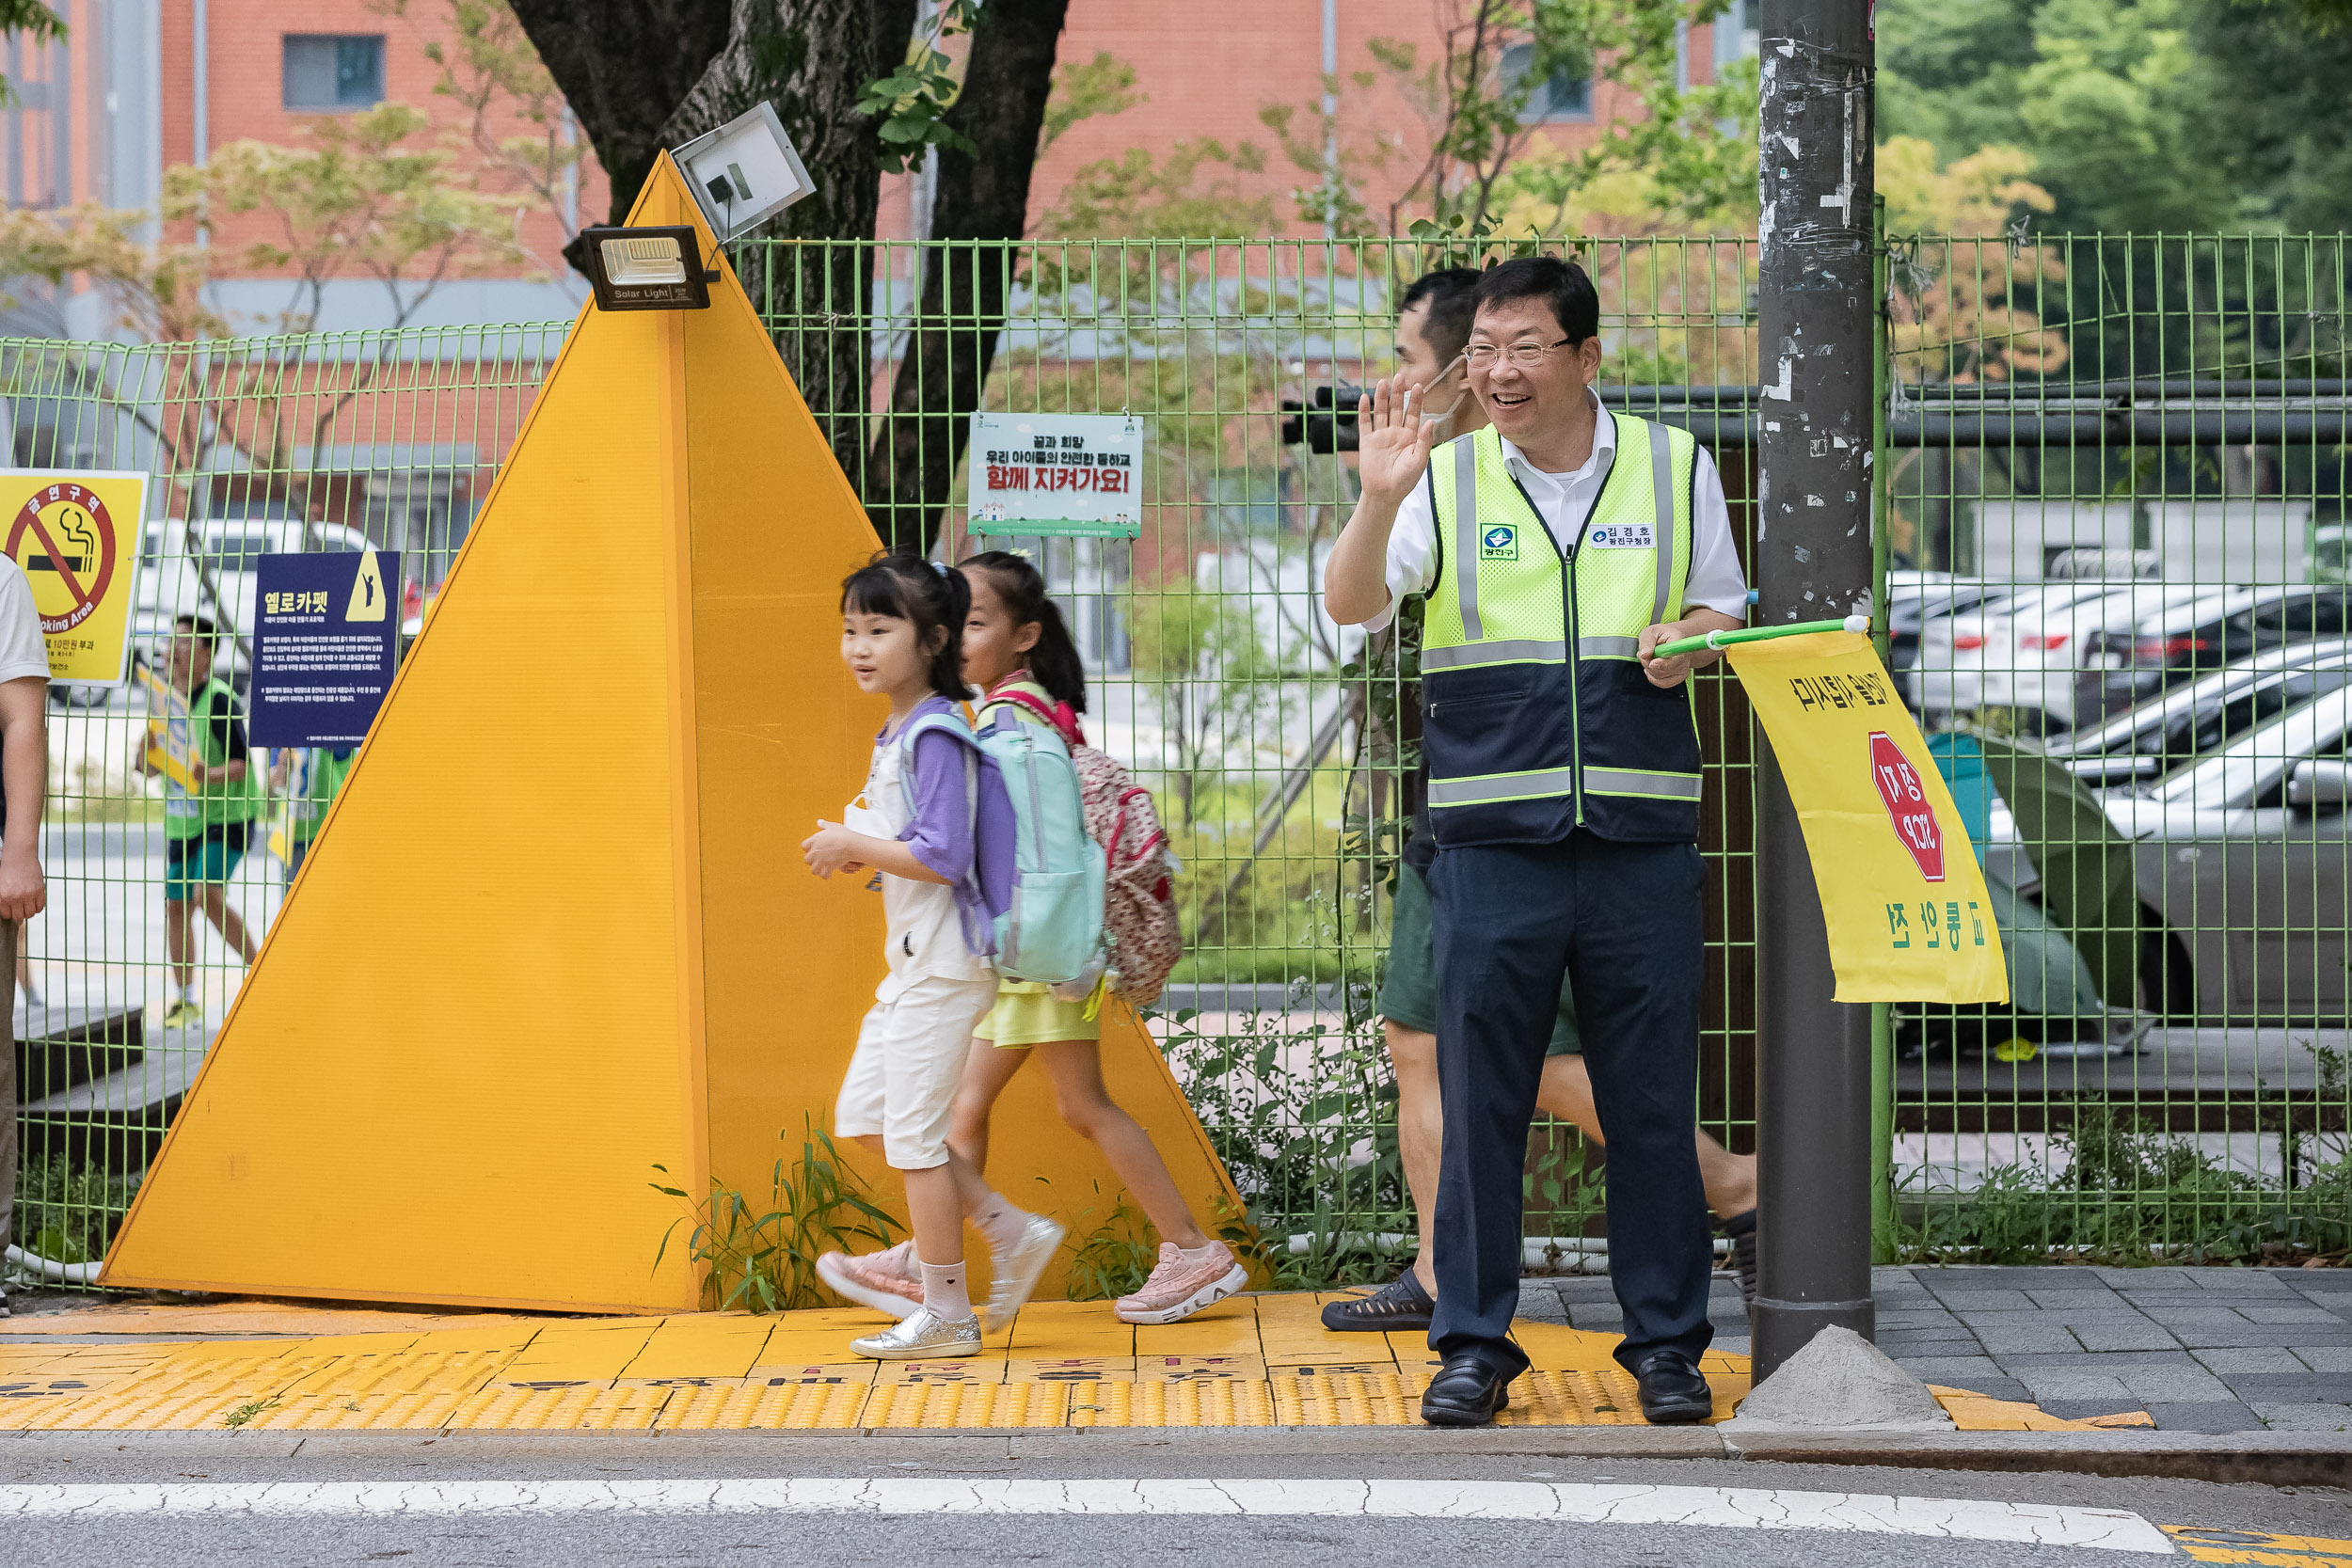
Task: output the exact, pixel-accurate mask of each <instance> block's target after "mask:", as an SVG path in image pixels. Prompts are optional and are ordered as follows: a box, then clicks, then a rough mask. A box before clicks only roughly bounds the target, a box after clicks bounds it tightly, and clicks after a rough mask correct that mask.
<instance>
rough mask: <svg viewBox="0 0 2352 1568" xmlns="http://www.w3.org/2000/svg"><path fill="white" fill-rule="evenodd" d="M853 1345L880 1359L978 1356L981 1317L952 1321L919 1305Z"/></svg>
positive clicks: (853, 1340) (852, 1346)
mask: <svg viewBox="0 0 2352 1568" xmlns="http://www.w3.org/2000/svg"><path fill="white" fill-rule="evenodd" d="M850 1349H851V1350H853V1351H855V1352H857V1354H860V1355H868V1356H872V1357H873V1358H874V1359H875V1360H877V1361H930V1360H932V1359H934V1358H944V1357H946V1356H950V1355H977V1354H980V1320H979V1319H978V1318H977V1317H971V1318H963V1319H961V1320H959V1321H957V1322H954V1323H950V1322H948V1321H947V1320H946V1319H945V1318H942V1317H938V1316H936V1315H934V1314H933V1313H932V1311H931V1309H930V1307H916V1308H915V1309H914V1312H913V1314H912V1315H910V1316H908V1317H904V1318H901V1319H899V1320H898V1322H897V1323H892V1324H891V1325H890V1326H889V1327H888V1328H885V1329H883V1330H882V1332H881V1333H880V1334H869V1335H867V1336H866V1338H863V1339H852V1340H850Z"/></svg>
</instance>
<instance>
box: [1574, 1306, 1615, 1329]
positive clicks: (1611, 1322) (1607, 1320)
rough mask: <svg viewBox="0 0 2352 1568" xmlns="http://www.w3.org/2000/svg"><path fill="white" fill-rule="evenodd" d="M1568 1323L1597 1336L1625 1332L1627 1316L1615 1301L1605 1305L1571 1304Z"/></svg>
mask: <svg viewBox="0 0 2352 1568" xmlns="http://www.w3.org/2000/svg"><path fill="white" fill-rule="evenodd" d="M1568 1322H1569V1323H1571V1324H1572V1325H1574V1326H1575V1327H1578V1328H1585V1329H1590V1330H1592V1331H1593V1332H1594V1333H1596V1334H1623V1333H1624V1332H1625V1314H1624V1313H1622V1312H1620V1311H1619V1310H1617V1304H1616V1303H1615V1302H1608V1303H1605V1304H1604V1303H1599V1302H1581V1301H1580V1302H1571V1303H1570V1304H1569V1305H1568Z"/></svg>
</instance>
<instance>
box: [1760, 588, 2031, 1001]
mask: <svg viewBox="0 0 2352 1568" xmlns="http://www.w3.org/2000/svg"><path fill="white" fill-rule="evenodd" d="M1724 651H1725V652H1726V653H1727V654H1728V655H1729V656H1730V658H1731V667H1732V669H1733V670H1734V671H1736V672H1737V673H1739V676H1740V685H1741V686H1743V687H1744V688H1746V689H1747V693H1748V701H1749V703H1750V704H1752V705H1754V707H1755V709H1756V717H1757V718H1758V719H1760V720H1761V721H1763V723H1764V730H1765V733H1766V734H1767V735H1769V736H1771V737H1772V755H1773V757H1774V759H1775V760H1776V761H1777V762H1778V763H1779V764H1780V772H1781V777H1782V778H1783V779H1784V780H1786V781H1787V782H1788V794H1789V798H1790V799H1791V800H1794V801H1795V802H1796V807H1797V820H1798V822H1799V823H1800V824H1802V825H1803V827H1804V844H1805V849H1806V852H1807V854H1808V855H1809V856H1810V857H1811V859H1812V862H1813V879H1814V882H1815V884H1816V885H1817V886H1819V887H1820V892H1821V912H1822V914H1823V915H1824V916H1825V917H1826V919H1827V920H1828V923H1829V952H1830V962H1831V965H1832V966H1833V967H1834V968H1835V969H1836V973H1837V998H1836V999H1837V1000H1838V1001H1840V1002H2005V1001H2007V1000H2008V999H2009V975H2008V971H2007V969H2006V967H2005V965H2004V964H2003V962H2002V958H2001V933H2000V929H1999V927H1996V926H1995V925H1994V921H1993V903H1992V899H1991V898H1990V896H1989V895H1987V894H1986V892H1985V886H1984V876H1983V873H1982V872H1981V871H1980V870H1979V868H1978V865H1977V857H1976V855H1975V854H1974V853H1973V852H1971V850H1970V849H1969V847H1968V832H1967V830H1966V828H1964V827H1963V825H1962V823H1961V817H1960V811H1959V808H1957V807H1956V806H1954V805H1953V803H1952V796H1951V791H1950V790H1948V789H1947V788H1946V787H1945V786H1944V778H1943V775H1942V774H1940V773H1938V772H1937V771H1936V768H1935V762H1934V760H1933V759H1932V758H1931V757H1930V756H1929V755H1928V748H1927V742H1926V741H1925V740H1924V739H1923V738H1922V737H1921V736H1920V734H1919V727H1918V726H1917V725H1916V724H1915V723H1913V722H1912V719H1911V715H1910V714H1909V713H1908V712H1907V711H1905V709H1904V707H1903V705H1902V703H1901V702H1900V701H1899V699H1898V698H1897V696H1896V694H1895V683H1894V680H1893V678H1892V677H1891V676H1889V675H1888V674H1887V673H1886V668H1885V666H1884V665H1883V664H1881V663H1880V662H1879V658H1878V655H1877V653H1876V652H1875V651H1874V650H1873V649H1872V648H1871V646H1870V643H1869V640H1868V639H1867V638H1865V637H1864V636H1862V635H1861V634H1860V633H1858V632H1851V631H1832V632H1821V633H1819V634H1817V635H1814V636H1811V637H1788V638H1781V639H1778V640H1776V641H1759V642H1746V643H1738V644H1734V645H1732V646H1731V647H1729V648H1727V649H1725V650H1724Z"/></svg>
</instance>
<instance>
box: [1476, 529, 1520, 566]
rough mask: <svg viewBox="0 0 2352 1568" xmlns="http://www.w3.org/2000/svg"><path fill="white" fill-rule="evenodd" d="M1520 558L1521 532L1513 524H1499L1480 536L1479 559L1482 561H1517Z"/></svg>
mask: <svg viewBox="0 0 2352 1568" xmlns="http://www.w3.org/2000/svg"><path fill="white" fill-rule="evenodd" d="M1518 558H1519V531H1518V527H1517V525H1515V524H1511V523H1497V524H1495V526H1494V527H1492V528H1490V529H1488V530H1487V531H1486V532H1484V533H1482V534H1480V535H1479V536H1478V559H1479V560H1481V561H1517V560H1518Z"/></svg>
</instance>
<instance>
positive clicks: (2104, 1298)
mask: <svg viewBox="0 0 2352 1568" xmlns="http://www.w3.org/2000/svg"><path fill="white" fill-rule="evenodd" d="M2026 1296H2027V1297H2028V1298H2029V1299H2030V1300H2031V1301H2032V1302H2033V1304H2034V1306H2036V1307H2040V1308H2041V1309H2042V1311H2044V1312H2096V1311H2100V1310H2102V1309H2105V1310H2106V1311H2110V1312H2113V1311H2118V1310H2121V1309H2122V1307H2123V1305H2124V1303H2123V1299H2122V1297H2121V1296H2119V1295H2117V1294H2116V1293H2115V1292H2114V1291H2026Z"/></svg>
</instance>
